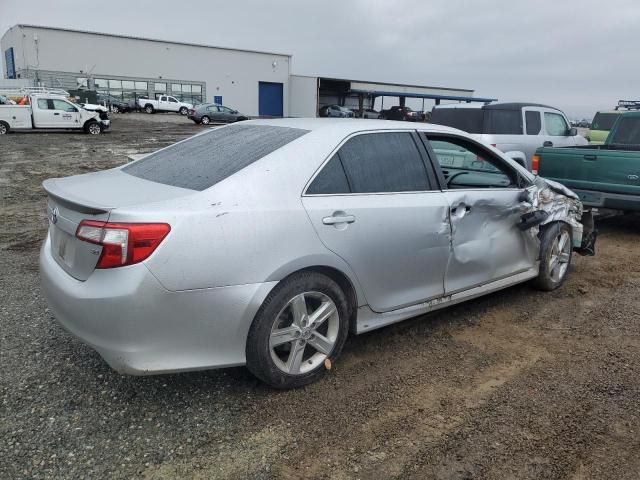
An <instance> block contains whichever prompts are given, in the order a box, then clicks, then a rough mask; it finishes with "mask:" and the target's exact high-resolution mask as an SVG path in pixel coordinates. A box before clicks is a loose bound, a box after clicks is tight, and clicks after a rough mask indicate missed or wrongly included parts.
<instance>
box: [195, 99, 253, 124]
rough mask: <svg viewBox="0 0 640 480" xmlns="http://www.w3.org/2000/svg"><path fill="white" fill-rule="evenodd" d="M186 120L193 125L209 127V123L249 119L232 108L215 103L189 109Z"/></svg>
mask: <svg viewBox="0 0 640 480" xmlns="http://www.w3.org/2000/svg"><path fill="white" fill-rule="evenodd" d="M187 118H189V120H193V121H194V122H195V123H201V124H203V125H209V124H210V123H212V122H213V123H231V122H239V121H241V120H248V119H249V117H248V116H247V115H245V114H244V113H240V112H238V111H237V110H233V109H232V108H229V107H225V106H224V105H218V104H216V103H201V104H200V105H196V106H195V107H194V108H192V109H190V110H189V112H188V113H187Z"/></svg>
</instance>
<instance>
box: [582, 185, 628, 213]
mask: <svg viewBox="0 0 640 480" xmlns="http://www.w3.org/2000/svg"><path fill="white" fill-rule="evenodd" d="M571 190H573V191H574V192H575V193H576V194H577V195H578V196H579V197H580V201H581V202H582V204H583V205H586V206H589V207H598V208H611V209H613V210H628V211H635V212H638V211H640V195H627V194H622V193H607V192H596V191H593V190H579V189H576V188H572V189H571Z"/></svg>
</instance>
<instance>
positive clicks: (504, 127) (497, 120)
mask: <svg viewBox="0 0 640 480" xmlns="http://www.w3.org/2000/svg"><path fill="white" fill-rule="evenodd" d="M522 131H523V129H522V112H521V111H520V110H519V109H518V110H499V109H485V118H484V132H483V133H493V134H495V135H522Z"/></svg>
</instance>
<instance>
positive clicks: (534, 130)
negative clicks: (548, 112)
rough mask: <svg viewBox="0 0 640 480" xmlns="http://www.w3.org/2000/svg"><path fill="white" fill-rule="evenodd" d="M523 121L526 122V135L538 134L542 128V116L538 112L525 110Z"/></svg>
mask: <svg viewBox="0 0 640 480" xmlns="http://www.w3.org/2000/svg"><path fill="white" fill-rule="evenodd" d="M524 117H525V121H526V123H527V135H538V134H539V133H540V130H541V129H542V117H541V116H540V112H531V111H528V112H525V113H524Z"/></svg>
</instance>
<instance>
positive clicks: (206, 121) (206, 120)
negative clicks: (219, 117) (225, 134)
mask: <svg viewBox="0 0 640 480" xmlns="http://www.w3.org/2000/svg"><path fill="white" fill-rule="evenodd" d="M200 123H201V124H202V125H209V124H210V123H211V119H210V118H209V117H207V116H206V115H204V116H203V117H202V118H201V119H200Z"/></svg>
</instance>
